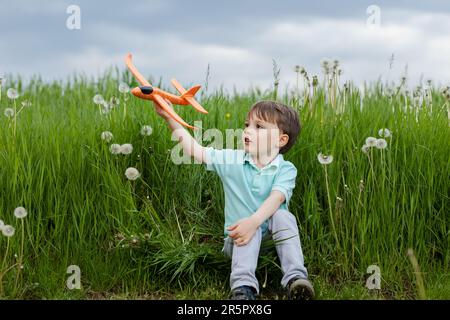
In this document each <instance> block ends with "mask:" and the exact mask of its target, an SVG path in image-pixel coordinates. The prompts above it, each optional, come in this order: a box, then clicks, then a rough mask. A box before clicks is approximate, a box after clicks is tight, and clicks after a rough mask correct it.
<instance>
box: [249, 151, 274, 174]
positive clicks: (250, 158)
mask: <svg viewBox="0 0 450 320" xmlns="http://www.w3.org/2000/svg"><path fill="white" fill-rule="evenodd" d="M281 160H283V155H282V154H281V153H279V154H278V155H277V156H276V157H275V158H274V159H273V160H272V161H271V162H270V163H268V164H267V165H266V166H265V167H263V168H259V167H258V166H257V165H256V163H255V162H254V161H253V157H252V156H251V155H250V153H248V152H246V153H245V155H244V163H245V162H246V161H247V162H249V163H250V164H251V165H252V166H253V167H255V168H256V169H258V170H266V169H269V168H271V167H275V168H278V166H279V165H280V162H281Z"/></svg>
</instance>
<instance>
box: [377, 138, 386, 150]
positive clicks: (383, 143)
mask: <svg viewBox="0 0 450 320" xmlns="http://www.w3.org/2000/svg"><path fill="white" fill-rule="evenodd" d="M375 146H376V147H377V149H386V147H387V142H386V140H384V139H377V141H376V143H375Z"/></svg>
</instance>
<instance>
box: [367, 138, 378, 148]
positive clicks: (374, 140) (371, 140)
mask: <svg viewBox="0 0 450 320" xmlns="http://www.w3.org/2000/svg"><path fill="white" fill-rule="evenodd" d="M376 143H377V138H374V137H367V139H366V145H368V146H369V147H375V144H376Z"/></svg>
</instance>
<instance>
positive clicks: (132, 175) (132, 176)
mask: <svg viewBox="0 0 450 320" xmlns="http://www.w3.org/2000/svg"><path fill="white" fill-rule="evenodd" d="M125 176H126V177H127V179H128V180H136V179H137V178H139V177H140V176H141V174H140V173H139V171H138V170H137V169H136V168H133V167H130V168H128V169H127V170H125Z"/></svg>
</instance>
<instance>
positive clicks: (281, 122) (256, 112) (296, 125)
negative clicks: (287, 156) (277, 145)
mask: <svg viewBox="0 0 450 320" xmlns="http://www.w3.org/2000/svg"><path fill="white" fill-rule="evenodd" d="M254 116H256V118H258V119H261V120H264V121H266V122H270V123H274V124H276V125H277V126H278V128H279V129H280V130H281V131H282V133H284V134H287V135H288V136H289V141H288V143H287V144H286V145H285V146H283V147H282V148H281V149H280V153H286V152H287V151H288V150H289V149H291V147H292V146H293V145H294V143H295V141H296V140H297V136H298V135H299V134H300V131H301V124H300V119H299V116H298V113H297V111H296V110H294V109H293V108H291V107H289V106H286V105H284V104H281V103H278V102H274V101H259V102H257V103H255V104H254V105H253V106H252V108H251V109H250V111H249V113H248V115H247V118H248V119H249V118H253V117H254Z"/></svg>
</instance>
